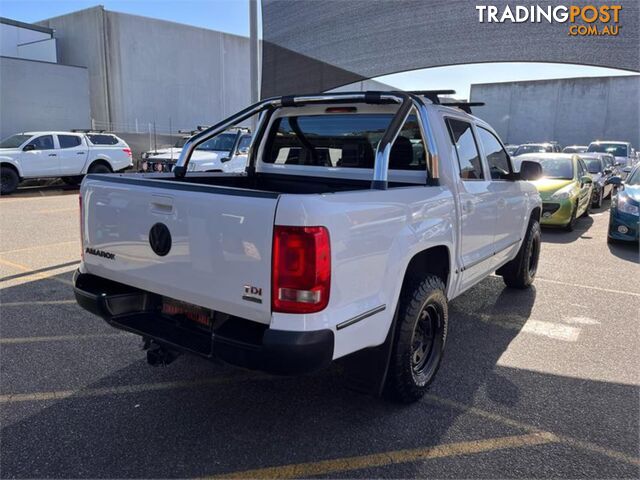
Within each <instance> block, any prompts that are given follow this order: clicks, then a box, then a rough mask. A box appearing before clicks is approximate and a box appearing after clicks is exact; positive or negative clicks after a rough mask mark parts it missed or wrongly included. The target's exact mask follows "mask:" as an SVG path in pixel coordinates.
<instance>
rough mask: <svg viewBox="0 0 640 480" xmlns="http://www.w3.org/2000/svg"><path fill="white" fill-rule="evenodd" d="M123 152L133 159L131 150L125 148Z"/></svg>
mask: <svg viewBox="0 0 640 480" xmlns="http://www.w3.org/2000/svg"><path fill="white" fill-rule="evenodd" d="M122 151H123V152H124V153H126V154H127V157H129V158H133V155H132V153H131V149H130V148H123V149H122Z"/></svg>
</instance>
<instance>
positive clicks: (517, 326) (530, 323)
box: [480, 314, 580, 342]
mask: <svg viewBox="0 0 640 480" xmlns="http://www.w3.org/2000/svg"><path fill="white" fill-rule="evenodd" d="M480 320H481V321H482V322H484V323H486V324H489V325H496V326H498V327H502V328H507V329H509V330H516V331H518V332H523V333H531V334H533V335H538V336H541V337H548V338H552V339H554V340H560V341H563V342H575V341H576V340H577V339H578V337H579V336H580V328H578V327H572V326H569V325H562V324H560V323H551V322H543V321H542V320H531V319H528V318H524V317H522V316H514V315H496V314H493V315H487V314H480Z"/></svg>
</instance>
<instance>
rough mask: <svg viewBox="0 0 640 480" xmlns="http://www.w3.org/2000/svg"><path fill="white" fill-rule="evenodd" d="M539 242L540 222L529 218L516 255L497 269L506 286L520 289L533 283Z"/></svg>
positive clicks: (538, 254)
mask: <svg viewBox="0 0 640 480" xmlns="http://www.w3.org/2000/svg"><path fill="white" fill-rule="evenodd" d="M541 243H542V242H541V233H540V223H539V222H538V221H537V220H531V223H530V224H529V228H528V230H527V234H526V235H525V237H524V241H523V242H522V245H521V246H520V251H518V255H517V256H516V258H514V259H513V260H511V261H510V262H509V263H507V264H506V265H505V266H504V267H502V268H501V269H500V270H499V273H500V275H502V279H503V280H504V283H505V285H507V287H511V288H521V289H522V288H527V287H529V286H530V285H531V284H532V283H533V280H534V278H535V276H536V272H537V271H538V260H539V258H540V245H541Z"/></svg>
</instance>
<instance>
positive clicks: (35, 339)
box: [0, 333, 131, 345]
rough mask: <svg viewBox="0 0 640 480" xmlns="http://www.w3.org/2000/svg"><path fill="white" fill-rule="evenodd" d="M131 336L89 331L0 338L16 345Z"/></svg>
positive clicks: (0, 340)
mask: <svg viewBox="0 0 640 480" xmlns="http://www.w3.org/2000/svg"><path fill="white" fill-rule="evenodd" d="M125 336H131V335H130V334H126V333H89V334H86V335H56V336H52V337H13V338H0V345H9V344H11V345H15V344H19V343H34V342H61V341H69V340H89V339H93V338H109V337H125Z"/></svg>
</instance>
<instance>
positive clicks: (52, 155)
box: [49, 153, 58, 157]
mask: <svg viewBox="0 0 640 480" xmlns="http://www.w3.org/2000/svg"><path fill="white" fill-rule="evenodd" d="M49 156H50V157H57V156H58V155H56V154H55V153H50V154H49Z"/></svg>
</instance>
